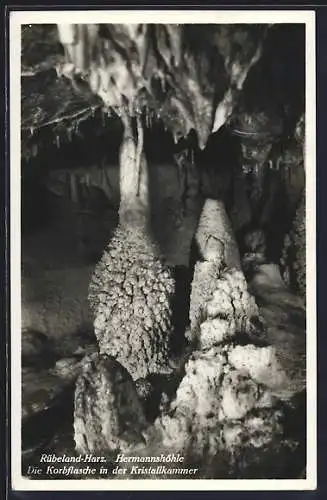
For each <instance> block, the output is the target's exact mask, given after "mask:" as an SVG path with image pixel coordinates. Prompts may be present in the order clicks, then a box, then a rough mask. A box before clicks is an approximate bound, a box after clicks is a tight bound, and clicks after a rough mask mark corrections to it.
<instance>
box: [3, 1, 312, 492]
mask: <svg viewBox="0 0 327 500" xmlns="http://www.w3.org/2000/svg"><path fill="white" fill-rule="evenodd" d="M60 22H64V23H67V22H72V23H99V22H101V23H130V24H134V23H176V24H177V23H199V24H209V23H230V24H237V23H267V24H269V23H303V24H305V25H306V150H305V165H306V195H307V197H306V209H307V211H306V224H307V226H306V235H307V247H306V257H307V410H308V412H307V415H308V422H307V479H299V480H286V479H285V480H219V479H212V480H204V479H203V480H202V479H196V480H194V479H193V480H192V479H191V480H187V479H186V480H185V479H174V480H173V479H172V480H170V479H168V480H166V479H162V480H161V479H156V480H151V479H150V480H148V479H138V480H120V481H110V480H108V479H90V480H89V479H86V480H74V479H72V480H71V479H66V480H33V479H27V478H25V477H23V476H22V475H21V392H22V391H21V356H20V338H21V308H20V304H21V267H20V259H21V192H20V168H21V158H20V150H21V143H20V117H21V106H20V53H21V48H20V38H21V25H22V24H43V23H49V24H55V23H60ZM9 45H10V49H9V52H10V54H9V55H10V107H9V110H10V186H11V200H10V217H11V220H10V247H11V265H10V272H11V339H12V340H13V339H14V341H12V343H11V360H12V362H11V408H12V410H11V428H12V433H11V439H12V446H11V454H12V460H11V467H12V487H13V489H14V490H18V491H30V490H34V491H64V490H67V491H69V490H83V491H84V490H85V491H88V490H89V491H97V490H104V491H119V490H125V491H126V490H128V491H137V490H141V491H142V490H152V491H154V490H159V491H169V490H176V491H177V490H180V491H181V490H183V491H185V490H192V491H196V490H200V491H205V490H208V491H209V490H211V491H228V490H239V491H242V490H243V491H246V490H266V491H268V490H298V491H300V490H314V489H316V487H317V377H316V367H317V359H316V358H317V357H316V354H317V353H316V333H317V325H316V67H315V54H316V51H315V12H314V11H311V10H300V11H299V10H281V11H277V10H271V11H268V10H263V11H260V10H246V11H242V10H241V11H236V10H232V11H227V10H210V11H197V10H189V11H187V10H184V11H174V10H172V11H169V10H161V11H158V10H156V11H151V10H146V11H144V10H142V11H133V10H128V11H92V10H90V11H36V12H31V11H11V12H10V30H9Z"/></svg>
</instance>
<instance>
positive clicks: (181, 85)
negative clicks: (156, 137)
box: [58, 24, 269, 149]
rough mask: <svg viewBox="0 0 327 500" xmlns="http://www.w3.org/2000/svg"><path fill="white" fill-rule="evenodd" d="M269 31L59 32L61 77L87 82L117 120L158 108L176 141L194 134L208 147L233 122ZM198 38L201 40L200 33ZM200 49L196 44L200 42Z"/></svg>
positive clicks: (149, 28) (147, 27)
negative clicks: (215, 133)
mask: <svg viewBox="0 0 327 500" xmlns="http://www.w3.org/2000/svg"><path fill="white" fill-rule="evenodd" d="M268 28H269V26H268V27H267V26H264V25H262V26H260V25H207V26H206V29H205V33H204V30H203V26H201V25H177V24H176V25H174V24H168V25H163V24H156V25H152V24H139V25H125V24H105V25H93V24H84V25H79V24H75V25H58V34H59V39H60V42H61V44H62V45H63V46H64V49H65V62H64V63H63V64H61V65H59V66H58V72H59V74H63V75H65V76H67V77H69V78H72V79H74V78H75V77H76V75H79V76H82V77H83V78H84V79H85V80H86V81H87V82H88V84H89V86H90V88H91V90H92V92H93V93H94V94H96V95H98V96H100V97H101V98H102V100H103V102H104V104H105V106H107V107H109V108H113V109H115V110H116V111H117V112H118V113H119V111H120V110H121V108H122V106H123V105H124V104H125V103H127V104H128V106H129V111H130V114H135V113H136V112H137V111H138V109H139V108H141V107H144V106H145V107H146V108H153V109H154V110H155V112H156V114H157V116H158V117H160V118H162V119H163V120H164V122H166V124H167V126H168V127H169V128H170V130H171V131H172V133H173V136H174V138H175V141H178V140H179V139H180V138H181V137H186V136H187V135H188V133H189V132H190V130H191V129H194V130H195V131H196V133H197V137H198V143H199V146H200V148H202V149H203V148H204V147H205V145H206V142H207V140H208V137H209V135H210V133H211V131H212V130H214V131H217V130H218V129H219V128H220V127H221V126H223V125H224V123H225V122H226V120H227V119H228V118H229V116H230V114H231V112H232V110H233V106H234V103H235V101H236V100H237V93H238V92H239V91H240V90H241V89H242V86H243V83H244V81H245V79H246V77H247V74H248V72H249V70H250V69H251V67H252V66H253V65H254V64H255V63H256V62H257V61H258V59H259V58H260V55H261V50H262V41H263V39H264V37H265V34H266V32H267V29H268ZM200 33H201V37H200V38H199V34H200ZM200 39H203V40H201V43H199V40H200Z"/></svg>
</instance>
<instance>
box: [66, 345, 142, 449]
mask: <svg viewBox="0 0 327 500" xmlns="http://www.w3.org/2000/svg"><path fill="white" fill-rule="evenodd" d="M145 426H146V424H145V417H144V415H143V410H142V406H141V403H140V401H139V399H138V397H137V393H136V388H135V386H134V383H133V380H132V378H131V376H130V375H129V373H128V372H127V370H126V369H125V368H124V367H123V366H121V365H120V364H119V363H118V362H117V361H116V360H115V359H113V358H112V357H110V356H107V355H105V354H98V353H95V354H93V355H91V356H88V357H86V358H85V359H84V362H83V367H82V372H81V374H80V376H79V377H78V379H77V382H76V389H75V409H74V438H75V445H76V450H77V452H78V453H83V454H87V453H96V452H98V453H101V452H102V453H104V452H108V451H115V450H128V449H130V448H134V447H135V446H136V445H137V444H138V443H143V442H144V438H143V435H142V430H144V429H145Z"/></svg>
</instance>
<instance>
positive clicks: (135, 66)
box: [9, 10, 316, 491]
mask: <svg viewBox="0 0 327 500" xmlns="http://www.w3.org/2000/svg"><path fill="white" fill-rule="evenodd" d="M9 39H10V110H9V112H10V158H11V160H10V203H11V222H10V238H11V240H10V251H11V257H10V265H11V379H12V388H11V406H12V415H11V419H12V427H11V428H12V430H11V440H12V452H11V453H12V482H13V488H14V489H15V488H16V489H23V490H28V489H32V490H56V489H57V490H60V491H63V490H65V489H81V490H82V489H84V490H85V489H105V490H106V489H107V490H115V489H116V490H119V489H120V490H128V489H130V488H133V489H142V488H145V487H146V488H150V489H158V490H160V489H163V490H165V489H166V490H167V489H191V490H196V489H201V490H202V489H204V490H205V489H211V490H219V489H250V488H253V489H267V490H269V489H284V490H285V489H286V490H287V489H298V490H306V489H314V488H315V485H316V456H315V453H316V413H315V412H316V400H315V393H316V375H315V372H316V351H315V349H316V301H315V266H316V254H315V240H316V228H315V217H316V212H315V196H316V174H315V132H316V129H315V106H316V104H315V78H316V76H315V62H314V61H315V16H314V13H313V12H310V11H301V10H299V11H276V10H275V11H267V10H265V11H257V10H255V11H224V10H216V11H208V12H205V11H203V12H202V11H189V12H188V11H134V12H133V11H109V10H107V11H93V10H90V11H78V10H76V11H53V12H50V11H45V10H44V11H42V10H41V11H37V12H28V11H25V12H23V11H20V12H19V11H16V12H11V13H10V32H9ZM199 480H200V481H199ZM240 480H241V481H240Z"/></svg>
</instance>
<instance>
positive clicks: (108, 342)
mask: <svg viewBox="0 0 327 500" xmlns="http://www.w3.org/2000/svg"><path fill="white" fill-rule="evenodd" d="M89 290H90V291H89V303H90V306H91V309H92V311H93V313H94V317H95V320H94V329H95V334H96V337H97V339H98V343H99V347H100V350H101V351H102V352H106V353H107V354H110V355H112V356H114V357H115V358H117V360H118V361H119V362H120V363H121V364H122V365H123V366H125V368H127V370H128V371H129V372H130V373H131V375H132V377H133V378H134V380H136V379H138V378H141V377H146V376H147V375H148V374H150V373H157V372H160V371H161V370H162V368H163V367H164V366H165V365H166V363H167V360H168V356H169V344H170V335H169V334H170V332H171V330H172V326H171V306H170V303H171V298H172V295H173V292H174V281H173V278H172V276H171V273H170V270H169V269H168V268H166V267H165V266H164V265H163V264H162V263H161V262H160V260H159V258H158V251H157V248H156V245H155V244H154V243H153V242H152V241H151V239H150V237H149V236H148V234H147V232H146V231H144V230H142V229H141V228H129V227H121V226H120V227H118V229H117V230H116V232H115V235H114V237H113V238H112V240H111V241H110V243H109V245H108V247H107V248H106V250H105V251H104V254H103V256H102V259H101V260H100V262H99V263H98V264H97V266H96V269H95V271H94V274H93V277H92V281H91V284H90V289H89Z"/></svg>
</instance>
